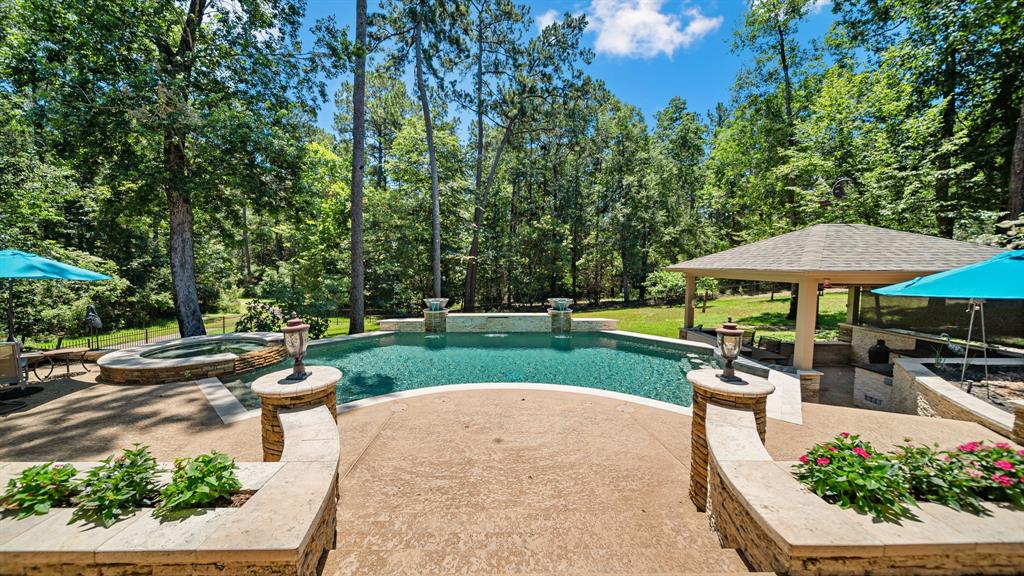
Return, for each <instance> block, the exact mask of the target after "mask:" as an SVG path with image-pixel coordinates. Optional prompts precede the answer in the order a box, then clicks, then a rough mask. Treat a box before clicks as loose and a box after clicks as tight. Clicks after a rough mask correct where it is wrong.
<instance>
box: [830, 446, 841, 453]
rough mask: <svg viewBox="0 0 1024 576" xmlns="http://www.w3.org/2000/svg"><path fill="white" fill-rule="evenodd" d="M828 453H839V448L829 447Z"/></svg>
mask: <svg viewBox="0 0 1024 576" xmlns="http://www.w3.org/2000/svg"><path fill="white" fill-rule="evenodd" d="M828 451H829V452H839V448H836V447H835V446H829V447H828Z"/></svg>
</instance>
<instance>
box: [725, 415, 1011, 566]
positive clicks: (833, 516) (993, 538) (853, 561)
mask: <svg viewBox="0 0 1024 576" xmlns="http://www.w3.org/2000/svg"><path fill="white" fill-rule="evenodd" d="M706 426H707V431H706V434H707V444H708V452H709V456H710V459H709V497H708V501H709V508H708V513H709V521H710V523H711V525H712V527H713V528H714V529H715V531H716V532H717V533H718V534H719V537H720V539H721V542H722V545H723V546H725V547H729V548H735V549H736V550H737V551H738V552H740V553H741V554H742V555H743V557H744V559H745V560H746V561H747V563H748V564H749V565H750V566H751V567H752V568H753V569H755V570H758V571H764V572H776V573H778V574H793V575H800V576H804V575H806V576H811V575H819V574H837V575H849V576H854V575H860V574H876V575H890V574H891V575H897V574H936V575H937V574H1021V573H1024V510H1021V509H1016V508H1012V507H1008V506H1002V505H999V506H997V505H986V508H987V515H985V516H976V515H973V514H970V513H966V512H958V511H956V510H953V509H951V508H947V507H944V506H940V505H937V504H931V503H920V505H919V508H916V509H915V511H914V512H915V515H916V518H913V519H904V520H902V521H901V523H899V524H897V523H890V522H876V521H875V520H874V519H873V518H872V517H870V516H867V515H862V514H858V513H856V512H854V511H852V510H842V509H840V508H839V507H838V506H834V505H832V504H829V503H827V502H825V501H824V500H822V499H821V498H819V497H818V496H817V495H816V494H814V493H812V492H810V491H809V490H808V489H807V488H805V487H804V486H803V485H802V484H800V483H799V482H798V481H797V480H796V479H795V478H794V477H793V476H792V472H791V470H792V465H793V463H792V462H774V461H773V460H772V459H771V457H770V455H768V453H767V451H766V450H765V449H764V446H763V445H762V444H761V442H760V438H759V436H758V432H757V425H756V422H755V420H754V416H753V414H752V413H751V412H750V411H747V410H740V409H735V408H726V407H722V406H716V405H709V406H708V411H707V425H706Z"/></svg>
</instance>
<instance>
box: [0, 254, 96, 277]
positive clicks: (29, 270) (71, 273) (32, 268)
mask: <svg viewBox="0 0 1024 576" xmlns="http://www.w3.org/2000/svg"><path fill="white" fill-rule="evenodd" d="M0 278H25V279H29V280H110V276H107V275H106V274H100V273H99V272H93V271H91V270H86V269H85V268H79V267H78V266H72V265H70V264H64V263H63V262H58V261H56V260H50V259H49V258H43V257H42V256H36V255H35V254H30V253H28V252H21V251H18V250H0Z"/></svg>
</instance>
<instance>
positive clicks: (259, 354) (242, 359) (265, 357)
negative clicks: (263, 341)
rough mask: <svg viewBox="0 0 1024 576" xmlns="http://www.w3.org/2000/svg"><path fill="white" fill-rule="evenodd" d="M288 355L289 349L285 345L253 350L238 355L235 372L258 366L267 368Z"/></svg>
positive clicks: (238, 372)
mask: <svg viewBox="0 0 1024 576" xmlns="http://www.w3.org/2000/svg"><path fill="white" fill-rule="evenodd" d="M287 357H288V349H287V348H285V347H284V346H267V347H266V348H263V349H262V350H253V351H252V352H245V353H242V354H239V355H238V359H236V360H235V373H236V374H240V373H242V372H248V371H249V370H256V369H257V368H265V367H267V366H272V365H274V364H277V363H278V362H280V361H281V360H284V359H285V358H287Z"/></svg>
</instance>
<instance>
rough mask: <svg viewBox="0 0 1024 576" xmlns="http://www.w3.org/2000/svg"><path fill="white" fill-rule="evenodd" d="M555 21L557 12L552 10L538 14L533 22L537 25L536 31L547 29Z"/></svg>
mask: <svg viewBox="0 0 1024 576" xmlns="http://www.w3.org/2000/svg"><path fill="white" fill-rule="evenodd" d="M556 20H558V10H555V9H554V8H552V9H550V10H548V11H546V12H543V13H541V14H538V15H537V17H536V18H534V19H533V21H534V22H536V23H537V29H538V30H543V29H545V28H547V27H548V26H550V25H552V24H554V23H555V21H556Z"/></svg>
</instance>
